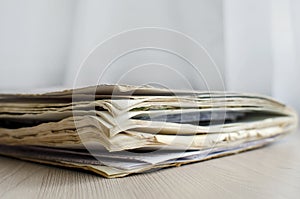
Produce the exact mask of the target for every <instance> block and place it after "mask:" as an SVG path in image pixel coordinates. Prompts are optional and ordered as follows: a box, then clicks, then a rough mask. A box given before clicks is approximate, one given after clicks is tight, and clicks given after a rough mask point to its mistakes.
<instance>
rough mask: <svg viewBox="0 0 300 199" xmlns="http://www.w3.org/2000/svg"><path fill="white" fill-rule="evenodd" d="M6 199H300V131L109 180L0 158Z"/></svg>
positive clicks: (2, 195)
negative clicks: (260, 145)
mask: <svg viewBox="0 0 300 199" xmlns="http://www.w3.org/2000/svg"><path fill="white" fill-rule="evenodd" d="M0 198H30V199H33V198H101V199H102V198H142V199H145V198H230V199H232V198H243V199H244V198H251V199H252V198H297V199H298V198H300V130H299V131H298V132H296V133H294V134H291V135H289V136H288V137H286V138H285V139H283V140H281V141H279V142H277V143H275V144H273V145H271V146H268V147H265V148H262V149H259V150H254V151H249V152H245V153H242V154H238V155H232V156H227V157H223V158H219V159H214V160H209V161H205V162H200V163H195V164H190V165H186V166H182V167H178V168H170V169H164V170H160V171H157V172H152V173H146V174H140V175H133V176H129V177H126V178H119V179H105V178H102V177H99V176H96V175H92V174H89V173H84V172H80V171H76V170H68V169H64V168H57V167H52V166H46V165H40V164H34V163H29V162H24V161H20V160H16V159H11V158H6V157H0Z"/></svg>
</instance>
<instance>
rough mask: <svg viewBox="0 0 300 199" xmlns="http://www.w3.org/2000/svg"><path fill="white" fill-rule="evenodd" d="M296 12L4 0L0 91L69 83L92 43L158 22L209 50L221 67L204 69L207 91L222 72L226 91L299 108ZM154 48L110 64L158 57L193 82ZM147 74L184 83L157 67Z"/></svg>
mask: <svg viewBox="0 0 300 199" xmlns="http://www.w3.org/2000/svg"><path fill="white" fill-rule="evenodd" d="M299 9H300V2H299V1H298V0H189V1H184V0H152V1H146V0H125V1H111V0H27V1H18V0H2V1H0V44H1V45H0V90H2V91H3V90H8V89H9V90H12V89H23V88H24V89H25V88H35V87H36V88H37V87H46V86H58V85H65V86H68V87H70V86H72V85H73V84H74V81H76V80H75V78H76V73H77V72H78V69H79V67H80V65H81V64H82V63H83V61H84V60H85V59H86V58H87V57H88V55H89V53H90V52H91V50H93V49H94V48H95V47H96V45H98V44H99V43H101V42H103V41H104V40H106V39H108V38H109V37H111V36H112V35H115V34H118V33H120V32H122V31H123V32H124V31H128V30H132V29H136V28H141V27H160V28H166V29H171V30H175V31H178V32H181V33H184V34H185V35H187V36H189V37H191V38H193V39H194V40H196V41H197V42H198V43H200V44H201V45H202V46H203V47H204V48H205V49H206V50H207V52H208V53H209V54H210V56H211V58H212V59H213V60H214V61H215V64H216V66H217V68H218V72H220V74H217V73H216V71H209V70H208V71H207V72H206V73H205V78H206V80H208V81H209V82H210V84H212V85H211V86H210V89H218V90H220V89H223V86H222V85H220V78H219V77H218V75H221V77H222V81H224V84H225V85H224V86H225V88H226V89H228V90H235V91H245V92H258V93H263V94H267V95H272V96H274V97H275V98H277V99H279V100H281V101H283V102H285V103H288V104H290V105H292V106H294V107H295V108H297V109H298V110H299V111H300V101H299V100H298V98H299V97H300V94H299V93H300V86H299V83H298V81H297V80H298V79H300V60H299V56H300V36H299V35H300V13H299V12H298V10H299ZM175 37H176V36H175ZM169 40H170V38H166V41H169ZM173 43H174V45H173V44H172V42H171V45H173V46H175V47H176V48H177V47H178V45H179V48H181V49H182V51H183V53H186V54H187V56H189V55H191V56H197V53H198V52H189V48H188V47H187V46H185V45H184V44H182V43H180V42H178V41H176V39H174V42H173ZM120 45H123V44H120ZM176 45H177V46H176ZM155 53H156V52H153V51H151V50H150V51H145V52H143V54H141V53H140V54H138V53H137V54H136V56H137V57H135V58H132V57H131V58H130V56H128V58H127V59H125V58H124V59H123V60H122V61H123V62H120V63H118V64H116V65H115V66H114V67H123V66H125V65H127V66H128V65H130V64H131V63H135V64H136V63H138V64H142V62H141V61H139V59H141V58H143V59H144V60H147V63H148V62H151V60H152V59H153V60H155V61H156V62H159V61H162V60H163V61H162V62H163V63H165V62H166V63H168V64H169V65H171V67H173V66H174V67H177V69H180V70H181V72H182V73H183V74H184V75H186V76H187V79H189V80H191V82H192V84H197V82H198V81H196V80H195V78H196V76H193V74H192V73H193V72H192V71H191V72H190V71H189V70H188V69H187V67H188V66H186V65H184V63H182V62H181V61H180V60H178V59H177V58H174V56H173V57H170V59H172V61H169V62H167V61H166V60H167V59H169V56H168V55H164V54H163V53H161V54H157V53H156V54H155ZM193 53H194V54H196V55H194V54H193ZM199 57H200V56H199ZM98 58H99V59H101V56H100V57H98ZM200 58H201V57H200ZM122 64H123V66H122ZM178 65H181V68H180V66H178ZM99 67H100V68H101V66H99ZM198 67H200V70H203V71H205V70H207V68H208V67H210V66H209V63H208V62H205V61H203V62H202V64H200V66H198ZM153 68H155V67H154V66H153ZM185 70H186V71H185ZM97 72H99V71H97ZM141 73H142V74H141ZM150 73H151V70H150V71H148V73H146V74H145V71H140V73H139V72H138V71H137V72H136V73H133V74H135V76H131V78H130V79H131V80H130V81H128V83H136V84H138V83H139V81H143V80H145V79H146V78H147V76H148V75H149V74H150ZM95 74H96V76H97V73H95ZM153 74H155V76H157V77H158V79H160V80H162V81H163V82H165V81H168V80H169V82H172V86H173V87H178V88H181V87H182V84H183V82H181V81H174V79H172V75H171V74H168V72H167V71H165V72H164V71H163V69H161V72H159V70H157V71H154V72H153ZM93 75H94V74H93V69H91V71H90V72H89V73H87V74H86V77H85V79H86V83H89V82H94V80H92V78H91V77H92V76H93ZM113 75H120V74H115V71H111V78H112V79H111V80H110V79H109V78H107V79H103V80H102V81H101V82H100V83H111V82H110V81H115V80H114V79H113V77H112V76H113ZM135 77H136V78H137V80H136V81H133V78H135ZM153 77H154V76H153ZM156 80H157V79H156ZM214 81H215V82H217V83H214ZM125 83H126V81H125ZM195 87H196V88H198V87H197V86H195ZM200 88H201V87H200Z"/></svg>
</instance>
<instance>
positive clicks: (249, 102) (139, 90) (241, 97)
mask: <svg viewBox="0 0 300 199" xmlns="http://www.w3.org/2000/svg"><path fill="white" fill-rule="evenodd" d="M0 104H1V105H0V154H2V155H7V156H12V157H16V158H20V159H24V160H30V161H35V162H40V163H47V164H53V165H61V166H66V167H75V168H82V169H85V170H90V171H92V172H95V173H98V174H101V175H103V176H105V177H111V178H112V177H121V176H126V175H129V174H132V173H140V172H145V171H152V170H155V169H157V168H164V167H169V166H178V165H182V164H187V163H191V162H196V161H202V160H207V159H211V158H215V157H221V156H224V155H229V154H234V153H238V152H242V151H245V150H250V149H254V148H258V147H262V146H265V145H267V144H269V143H271V142H273V141H274V140H277V139H279V138H281V137H283V136H284V135H286V134H287V133H288V132H291V131H292V130H293V129H295V127H296V124H297V116H296V114H295V112H294V111H293V110H292V109H290V108H288V107H286V106H285V105H283V104H281V103H279V102H277V101H275V100H273V99H270V98H267V97H264V96H260V95H254V94H242V93H224V92H209V93H208V92H200V91H173V90H167V89H160V88H153V87H134V86H119V85H100V86H94V87H87V88H80V89H70V90H65V91H58V92H50V93H43V94H1V95H0Z"/></svg>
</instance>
